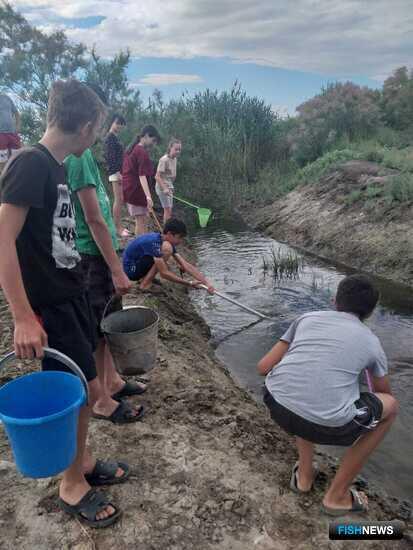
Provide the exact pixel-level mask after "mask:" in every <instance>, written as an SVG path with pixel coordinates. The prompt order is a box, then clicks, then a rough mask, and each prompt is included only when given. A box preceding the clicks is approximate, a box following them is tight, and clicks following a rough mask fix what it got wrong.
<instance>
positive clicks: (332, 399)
mask: <svg viewBox="0 0 413 550" xmlns="http://www.w3.org/2000/svg"><path fill="white" fill-rule="evenodd" d="M378 297H379V295H378V292H377V290H376V289H375V288H374V286H373V285H372V283H371V282H370V280H369V279H368V278H367V277H365V276H363V275H352V276H350V277H346V278H345V279H343V280H342V281H341V282H340V284H339V287H338V289H337V295H336V299H335V303H336V311H316V312H312V313H307V314H305V315H302V316H301V317H299V318H298V319H297V320H296V321H295V322H294V323H293V324H292V325H291V326H290V328H289V329H288V330H287V332H286V333H285V334H284V335H283V336H282V337H281V339H280V341H279V342H278V343H277V344H276V345H275V346H274V347H273V349H272V350H271V351H270V352H269V353H267V355H266V356H265V357H263V359H261V361H260V362H259V363H258V371H259V372H260V374H262V375H263V376H264V375H266V380H265V394H264V402H265V404H266V405H267V407H268V408H269V409H270V412H271V416H272V417H273V419H274V420H275V421H276V422H277V423H278V424H279V425H280V426H281V427H282V428H283V429H284V430H285V431H287V432H288V433H290V434H291V435H295V436H296V443H297V448H298V454H299V460H298V462H297V463H296V464H295V465H294V467H293V470H292V474H291V484H290V486H291V488H292V489H293V490H294V491H295V492H299V493H302V492H304V493H306V492H308V491H310V490H311V488H312V484H313V481H314V477H315V472H314V469H313V454H314V443H318V444H322V445H341V446H349V447H350V449H348V451H347V452H346V454H345V455H344V457H343V459H342V462H341V465H340V468H339V470H338V471H337V474H336V476H335V478H334V479H333V481H332V483H331V486H330V488H329V489H328V491H327V493H326V494H325V496H324V499H323V509H324V511H325V512H326V513H328V514H330V515H342V514H344V513H347V512H349V511H352V512H365V511H366V510H367V497H366V495H364V494H363V493H360V492H357V491H356V490H355V489H353V488H350V486H351V483H352V482H353V480H354V478H355V477H356V475H357V474H358V473H359V472H360V470H361V468H362V467H363V465H364V463H365V462H366V460H367V459H368V457H369V456H370V454H371V453H372V452H373V450H374V449H375V448H376V447H377V445H378V444H379V443H380V442H381V440H382V439H383V438H384V436H385V434H386V433H387V431H388V430H389V428H390V426H391V424H392V423H393V422H394V420H395V418H396V415H397V410H398V404H397V401H396V400H395V399H394V397H393V396H392V394H391V389H390V384H389V381H388V377H387V360H386V356H385V354H384V351H383V348H382V347H381V344H380V342H379V340H378V338H377V337H376V336H375V335H374V334H373V333H372V332H371V331H370V329H369V328H367V327H366V326H365V325H364V324H363V320H365V319H366V318H367V317H368V316H369V315H370V314H371V313H372V311H373V310H374V308H375V306H376V304H377V301H378ZM364 369H368V370H369V372H370V373H371V375H372V378H373V387H374V393H368V392H364V393H361V394H360V389H359V375H360V373H361V372H362V371H363V370H364Z"/></svg>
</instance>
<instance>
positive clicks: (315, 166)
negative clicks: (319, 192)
mask: <svg viewBox="0 0 413 550" xmlns="http://www.w3.org/2000/svg"><path fill="white" fill-rule="evenodd" d="M362 158H363V156H362V155H361V154H360V153H358V152H356V151H353V150H351V149H342V150H339V151H332V152H331V153H326V154H325V155H323V156H322V157H320V158H319V159H317V160H316V161H314V162H312V163H311V164H308V165H307V166H305V167H304V168H301V169H300V170H299V171H298V172H297V181H298V182H301V183H314V182H315V181H317V180H318V179H319V178H320V177H321V176H322V175H324V174H325V173H326V172H327V170H329V169H330V168H331V167H332V166H335V165H337V164H341V163H343V162H347V161H349V160H360V159H362Z"/></svg>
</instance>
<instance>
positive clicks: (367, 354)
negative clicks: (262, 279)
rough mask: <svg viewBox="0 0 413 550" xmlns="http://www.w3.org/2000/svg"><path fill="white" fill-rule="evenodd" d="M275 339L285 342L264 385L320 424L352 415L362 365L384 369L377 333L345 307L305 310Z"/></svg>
mask: <svg viewBox="0 0 413 550" xmlns="http://www.w3.org/2000/svg"><path fill="white" fill-rule="evenodd" d="M281 340H283V341H285V342H288V343H289V344H290V347H289V348H288V351H287V353H286V354H285V355H284V357H283V358H282V360H281V361H280V363H279V364H278V365H276V366H275V367H274V368H273V369H272V371H271V372H270V373H269V374H268V375H267V377H266V379H265V385H266V387H267V389H268V391H269V392H270V393H271V395H272V396H273V397H274V399H275V400H276V401H277V402H278V403H280V404H281V405H283V406H284V407H286V408H287V409H289V410H290V411H292V412H294V413H295V414H298V415H299V416H301V417H302V418H305V419H306V420H309V421H310V422H314V423H316V424H320V425H322V426H343V425H344V424H347V423H348V422H350V421H351V420H352V419H353V418H354V417H355V416H356V407H355V405H354V402H355V401H357V399H359V397H360V387H359V379H358V377H359V374H360V372H361V371H362V370H363V369H365V368H369V369H370V371H371V372H372V374H373V375H374V376H376V377H382V376H385V375H386V374H387V359H386V355H385V353H384V351H383V348H382V346H381V344H380V341H379V339H378V338H377V336H375V335H374V334H373V333H372V332H371V330H370V329H369V328H368V327H366V326H365V325H364V324H363V323H362V322H361V321H360V320H359V319H358V318H357V317H356V316H355V315H352V314H351V313H343V312H339V311H315V312H312V313H306V314H305V315H302V316H301V317H299V318H298V319H297V320H296V321H294V323H293V324H292V325H291V326H290V328H289V329H288V330H287V332H286V333H285V334H284V335H283V336H282V337H281Z"/></svg>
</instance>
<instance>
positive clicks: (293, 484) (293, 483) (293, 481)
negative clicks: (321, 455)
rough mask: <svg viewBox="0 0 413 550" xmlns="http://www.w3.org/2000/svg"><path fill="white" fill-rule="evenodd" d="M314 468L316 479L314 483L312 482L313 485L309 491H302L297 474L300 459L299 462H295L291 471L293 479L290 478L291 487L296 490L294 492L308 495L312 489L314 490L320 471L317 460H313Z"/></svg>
mask: <svg viewBox="0 0 413 550" xmlns="http://www.w3.org/2000/svg"><path fill="white" fill-rule="evenodd" d="M313 470H314V479H313V483H312V484H311V487H310V488H309V489H308V491H302V490H301V489H300V488H299V487H298V480H297V474H298V460H297V462H296V463H295V464H294V466H293V469H292V471H291V480H290V489H291V490H292V491H294V493H297V494H299V495H306V494H307V493H309V492H310V491H312V490H313V488H314V481H315V480H316V478H317V476H318V473H319V469H318V464H317V462H313Z"/></svg>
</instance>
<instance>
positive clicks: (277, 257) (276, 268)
mask: <svg viewBox="0 0 413 550" xmlns="http://www.w3.org/2000/svg"><path fill="white" fill-rule="evenodd" d="M262 261H263V263H262V270H263V272H264V273H266V272H267V271H271V273H272V275H273V277H274V279H293V278H296V277H298V275H299V272H300V270H301V269H302V267H303V260H302V258H300V256H298V255H297V254H296V253H295V252H293V251H290V250H289V251H286V250H283V249H282V248H281V247H279V248H278V249H276V248H275V247H274V246H273V247H272V249H271V253H270V258H266V257H264V256H263V260H262Z"/></svg>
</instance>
